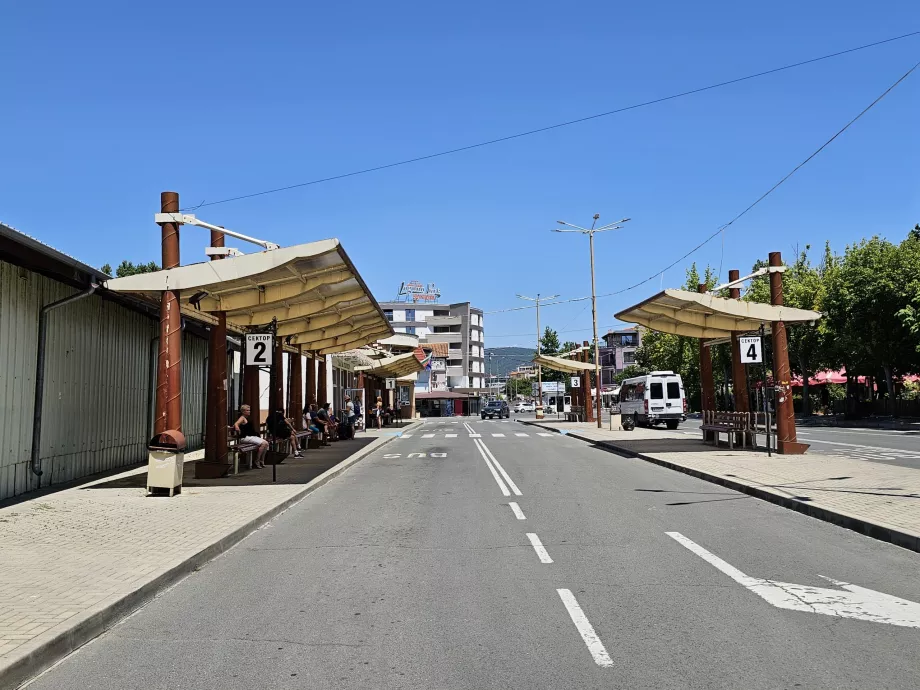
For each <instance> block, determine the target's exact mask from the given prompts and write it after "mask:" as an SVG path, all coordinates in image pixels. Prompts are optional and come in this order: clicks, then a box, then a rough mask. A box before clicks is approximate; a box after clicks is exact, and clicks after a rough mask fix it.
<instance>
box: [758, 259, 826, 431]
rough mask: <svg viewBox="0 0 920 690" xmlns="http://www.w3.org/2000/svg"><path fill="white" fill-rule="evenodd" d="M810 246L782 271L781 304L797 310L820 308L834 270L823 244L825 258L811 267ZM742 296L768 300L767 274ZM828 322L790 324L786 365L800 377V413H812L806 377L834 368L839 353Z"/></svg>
mask: <svg viewBox="0 0 920 690" xmlns="http://www.w3.org/2000/svg"><path fill="white" fill-rule="evenodd" d="M810 249H811V246H810V245H805V249H804V250H802V251H801V252H799V253H798V254H797V256H796V259H795V263H793V264H792V265H791V266H789V267H787V270H786V272H785V273H783V304H784V305H785V306H787V307H794V308H797V309H809V310H812V311H823V310H824V304H825V301H826V299H827V286H828V279H829V276H830V275H831V273H832V272H833V270H834V267H835V265H836V260H835V258H834V255H833V254H832V253H831V249H830V244H827V245H826V246H825V250H824V259H823V261H822V262H821V264H820V265H818V266H813V265H812V263H811V260H810V259H809V258H808V252H809V250H810ZM767 265H768V264H767V262H766V261H758V262H757V263H755V264H754V269H753V270H754V271H757V270H758V269H760V268H763V267H765V266H767ZM744 299H745V300H747V301H749V302H762V303H764V304H769V303H770V276H769V274H767V275H764V276H760V277H758V278H754V279H753V280H752V281H751V286H750V289H749V290H748V291H747V292H746V293H745V295H744ZM828 328H829V325H828V323H827V321H826V320H824V319H822V320H820V321H819V322H818V323H817V324H816V325H812V324H808V323H796V324H789V325H788V326H787V328H786V339H787V343H788V345H789V355H790V356H789V366H790V369H791V370H792V372H793V373H795V374H798V375H800V376H801V377H802V413H803V414H805V415H810V414H811V398H810V396H809V391H808V379H809V377H810V376H812V375H813V374H814V373H815V372H817V371H820V370H822V369H827V368H836V367H837V366H839V364H838V363H837V359H838V356H837V355H835V354H834V352H833V350H832V348H829V347H828V346H827V345H828V343H829V342H830V338H829V336H828Z"/></svg>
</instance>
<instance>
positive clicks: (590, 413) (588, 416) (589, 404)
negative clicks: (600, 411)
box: [581, 340, 600, 422]
mask: <svg viewBox="0 0 920 690" xmlns="http://www.w3.org/2000/svg"><path fill="white" fill-rule="evenodd" d="M581 346H582V347H583V348H584V349H583V350H582V351H581V357H582V360H581V361H583V362H584V363H585V364H587V363H588V341H587V340H583V341H582V343H581ZM584 383H585V421H586V422H593V421H595V420H594V403H593V401H594V398H592V397H591V372H590V371H588V370H587V369H585V381H584ZM598 394H600V386H598Z"/></svg>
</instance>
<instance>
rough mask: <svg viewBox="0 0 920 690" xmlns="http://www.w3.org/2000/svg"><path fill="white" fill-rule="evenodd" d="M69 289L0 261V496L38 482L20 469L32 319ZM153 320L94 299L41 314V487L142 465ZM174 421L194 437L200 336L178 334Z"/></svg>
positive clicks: (27, 443) (29, 399) (27, 444)
mask: <svg viewBox="0 0 920 690" xmlns="http://www.w3.org/2000/svg"><path fill="white" fill-rule="evenodd" d="M75 292H76V290H74V289H73V288H71V287H69V286H66V285H64V284H62V283H59V282H57V281H54V280H51V279H49V278H46V277H44V276H42V275H39V274H37V273H33V272H31V271H28V270H26V269H22V268H20V267H18V266H14V265H12V264H8V263H6V262H3V261H0V499H3V498H7V497H9V496H15V495H17V494H20V493H23V492H25V491H29V490H32V489H35V488H37V487H38V478H37V477H35V476H34V475H33V474H32V473H31V471H30V470H29V456H30V453H31V445H32V407H33V402H34V390H35V363H36V355H37V343H38V318H39V311H40V309H41V307H42V305H45V304H49V303H51V302H54V301H56V300H58V299H61V298H63V297H66V296H69V295H71V294H74V293H75ZM156 334H157V322H156V321H154V320H152V319H151V318H149V317H148V316H145V315H143V314H140V313H138V312H134V311H132V310H130V309H127V308H125V307H123V306H120V305H118V304H115V303H113V302H110V301H107V300H103V299H101V298H100V297H98V296H95V295H94V296H90V297H88V298H86V299H83V300H80V301H79V302H75V303H72V304H68V305H65V306H63V307H61V308H60V309H56V310H54V311H52V312H50V313H49V319H48V335H47V340H46V355H45V391H44V403H43V409H42V444H41V456H40V457H41V463H42V470H43V472H44V474H43V475H42V477H41V486H47V485H49V484H58V483H60V482H65V481H68V480H71V479H76V478H79V477H84V476H87V475H90V474H94V473H96V472H102V471H105V470H111V469H114V468H118V467H123V466H125V465H131V464H134V463H138V462H142V461H144V460H145V459H146V457H147V452H146V443H147V440H148V433H149V419H150V416H151V407H150V406H151V404H152V399H153V396H152V391H151V374H152V370H151V367H152V365H153V362H152V361H151V349H150V342H151V339H152V338H154V337H155V336H156ZM183 345H184V347H183V364H184V366H183V370H184V372H183V373H184V375H183V386H182V387H183V397H184V399H183V419H184V424H183V426H184V429H185V432H186V435H187V437H188V441H189V446H190V448H196V447H199V446H200V445H201V443H202V430H203V428H204V413H203V396H204V390H205V388H204V384H203V381H204V372H205V360H206V357H207V342H206V341H205V340H203V339H201V338H199V337H197V336H193V335H191V334H189V333H188V332H186V333H185V334H184V338H183Z"/></svg>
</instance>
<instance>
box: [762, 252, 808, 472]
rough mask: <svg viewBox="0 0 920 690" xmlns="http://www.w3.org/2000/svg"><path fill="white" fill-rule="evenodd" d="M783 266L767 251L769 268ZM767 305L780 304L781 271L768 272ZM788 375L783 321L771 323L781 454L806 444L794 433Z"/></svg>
mask: <svg viewBox="0 0 920 690" xmlns="http://www.w3.org/2000/svg"><path fill="white" fill-rule="evenodd" d="M782 265H783V259H782V256H781V254H780V253H779V252H770V268H771V269H772V268H778V267H780V266H782ZM770 304H772V305H774V306H777V307H781V306H783V274H782V273H781V272H780V271H771V272H770ZM791 384H792V374H791V372H790V370H789V346H788V344H787V342H786V324H784V323H783V322H782V321H774V322H773V386H774V398H775V400H776V449H777V450H778V451H779V452H780V453H782V454H784V455H801V454H802V453H804V452H805V451H806V450H808V444H807V443H799V442H798V441H797V439H796V433H795V411H794V410H793V407H792V385H791Z"/></svg>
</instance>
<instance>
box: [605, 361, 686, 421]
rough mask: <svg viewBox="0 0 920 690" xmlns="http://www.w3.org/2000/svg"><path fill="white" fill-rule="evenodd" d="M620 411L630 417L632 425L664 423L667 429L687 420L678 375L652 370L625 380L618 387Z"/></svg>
mask: <svg viewBox="0 0 920 690" xmlns="http://www.w3.org/2000/svg"><path fill="white" fill-rule="evenodd" d="M620 414H621V415H623V417H631V418H632V421H633V422H634V423H635V425H636V426H639V425H644V426H655V425H656V424H660V423H662V422H664V423H665V424H666V425H667V427H668V428H669V429H676V428H677V425H678V424H680V423H681V422H683V421H686V419H687V398H686V396H685V395H684V382H683V381H682V380H681V378H680V374H675V373H674V372H673V371H653V372H652V373H651V374H646V375H645V376H637V377H635V378H632V379H626V380H625V381H623V383H622V385H621V387H620Z"/></svg>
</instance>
